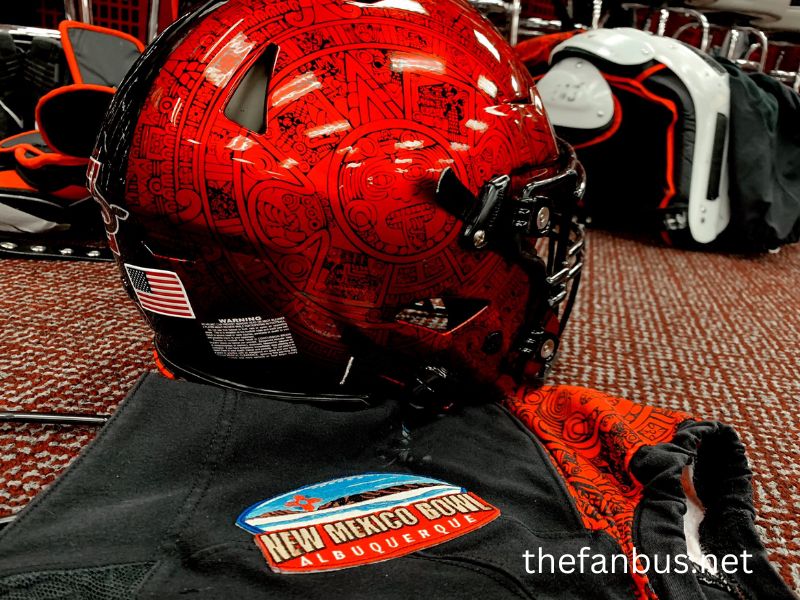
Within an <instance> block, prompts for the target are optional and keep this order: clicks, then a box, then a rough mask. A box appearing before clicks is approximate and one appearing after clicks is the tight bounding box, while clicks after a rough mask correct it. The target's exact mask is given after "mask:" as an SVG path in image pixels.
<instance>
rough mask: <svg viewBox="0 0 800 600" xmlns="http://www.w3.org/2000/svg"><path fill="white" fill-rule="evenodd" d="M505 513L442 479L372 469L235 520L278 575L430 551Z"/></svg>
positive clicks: (262, 505) (291, 494) (272, 502)
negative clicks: (253, 539)
mask: <svg viewBox="0 0 800 600" xmlns="http://www.w3.org/2000/svg"><path fill="white" fill-rule="evenodd" d="M498 516H500V511H499V510H498V509H497V508H495V507H494V506H492V505H491V504H488V503H486V502H485V501H483V500H482V499H481V498H479V497H478V496H476V495H475V494H473V493H472V492H468V491H466V490H465V489H464V488H461V487H458V486H455V485H451V484H449V483H446V482H444V481H439V480H437V479H430V478H428V477H419V476H417V475H404V474H398V473H368V474H365V475H356V476H353V477H344V478H342V479H334V480H332V481H326V482H324V483H317V484H314V485H309V486H306V487H302V488H300V489H297V490H294V491H292V492H288V493H286V494H283V495H281V496H277V497H275V498H272V499H270V500H265V501H263V502H259V503H258V504H254V505H253V506H251V507H250V508H248V509H247V510H245V511H244V512H243V513H242V514H241V515H240V516H239V518H238V519H237V520H236V524H237V525H238V526H239V527H241V528H242V529H244V530H246V531H249V532H250V533H253V534H255V541H256V544H258V547H259V548H261V552H263V554H264V556H265V557H266V559H267V562H268V563H269V566H270V567H271V568H272V570H273V571H275V572H276V573H317V572H320V571H334V570H337V569H346V568H348V567H357V566H360V565H366V564H369V563H374V562H380V561H384V560H389V559H392V558H397V557H399V556H403V555H405V554H409V553H411V552H416V551H417V550H422V549H424V548H430V547H431V546H436V545H438V544H442V543H444V542H446V541H448V540H452V539H454V538H457V537H459V536H462V535H464V534H466V533H470V532H471V531H474V530H476V529H478V528H479V527H483V526H484V525H486V524H487V523H489V522H490V521H493V520H494V519H496V518H497V517H498Z"/></svg>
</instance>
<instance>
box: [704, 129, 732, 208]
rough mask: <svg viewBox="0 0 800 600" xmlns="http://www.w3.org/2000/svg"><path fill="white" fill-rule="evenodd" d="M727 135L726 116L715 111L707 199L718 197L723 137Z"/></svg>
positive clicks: (723, 146)
mask: <svg viewBox="0 0 800 600" xmlns="http://www.w3.org/2000/svg"><path fill="white" fill-rule="evenodd" d="M727 135H728V117H726V116H725V115H723V114H722V113H717V127H716V129H715V130H714V154H713V155H712V157H711V174H710V175H709V178H708V194H707V195H706V197H707V198H708V199H709V200H716V199H717V198H719V185H720V182H721V180H722V163H723V160H722V159H723V156H724V154H725V137H726V136H727Z"/></svg>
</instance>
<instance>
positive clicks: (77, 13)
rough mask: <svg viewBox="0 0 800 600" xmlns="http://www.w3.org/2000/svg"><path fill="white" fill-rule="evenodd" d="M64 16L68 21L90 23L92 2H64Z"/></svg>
mask: <svg viewBox="0 0 800 600" xmlns="http://www.w3.org/2000/svg"><path fill="white" fill-rule="evenodd" d="M64 16H66V17H67V19H69V20H70V21H80V22H81V23H91V22H92V0H64Z"/></svg>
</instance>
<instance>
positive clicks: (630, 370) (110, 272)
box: [0, 231, 800, 591]
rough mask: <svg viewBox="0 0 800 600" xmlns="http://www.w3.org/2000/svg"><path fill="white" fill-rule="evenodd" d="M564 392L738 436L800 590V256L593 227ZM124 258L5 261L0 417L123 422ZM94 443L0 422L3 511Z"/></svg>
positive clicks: (138, 332) (132, 316) (563, 360)
mask: <svg viewBox="0 0 800 600" xmlns="http://www.w3.org/2000/svg"><path fill="white" fill-rule="evenodd" d="M589 243H590V248H589V257H588V260H587V268H586V271H585V276H584V282H583V288H582V290H581V293H580V294H579V299H578V302H577V305H576V307H575V311H574V313H573V317H572V321H571V322H570V325H569V327H568V329H567V333H566V337H565V340H564V343H563V346H562V353H561V356H560V359H559V361H558V363H557V365H556V368H555V369H554V370H553V372H552V374H551V376H550V382H551V383H565V384H574V385H584V386H589V387H594V388H598V389H601V390H603V391H606V392H609V393H612V394H615V395H619V396H624V397H627V398H630V399H632V400H635V401H638V402H645V403H651V404H655V405H658V406H662V407H666V408H671V409H678V410H683V411H688V412H690V413H693V414H695V415H697V416H701V417H704V418H713V419H718V420H721V421H724V422H727V423H729V424H731V425H733V426H735V427H736V429H737V430H738V432H739V435H740V436H741V437H742V439H743V440H744V442H745V444H746V446H747V448H748V456H749V459H750V461H751V465H752V467H753V470H754V472H755V477H754V489H755V503H756V506H757V508H758V510H759V518H758V524H759V525H760V527H761V528H762V535H763V538H764V540H765V542H766V545H767V547H768V549H769V551H770V557H771V559H772V560H773V562H774V564H775V565H776V566H777V568H778V569H779V570H780V572H781V574H782V575H783V577H784V578H785V579H786V580H787V581H788V582H789V583H790V585H792V586H793V587H794V588H795V590H796V591H800V410H798V402H800V246H795V247H792V248H787V249H784V250H783V251H782V252H781V253H780V254H777V255H764V256H758V257H741V256H729V255H717V254H705V253H698V252H689V251H682V250H675V249H669V248H664V247H660V246H657V245H654V244H651V243H649V242H642V241H637V240H631V239H625V238H621V237H614V236H612V235H610V234H607V233H603V232H599V231H592V232H591V233H590V236H589ZM118 278H119V275H118V272H117V270H116V267H114V266H113V265H110V264H99V263H95V264H77V263H45V262H29V261H24V260H9V259H2V260H0V410H2V409H27V410H50V409H52V410H64V411H76V412H111V411H113V410H114V407H115V406H116V405H117V403H118V402H119V401H120V400H121V399H122V398H123V397H124V396H125V394H126V393H127V391H128V389H129V388H130V387H131V386H132V385H133V383H134V381H135V380H136V379H137V378H138V376H139V375H140V374H141V373H142V372H144V371H147V370H150V369H152V368H153V365H152V349H151V346H150V341H149V337H150V336H149V330H148V329H147V327H146V326H145V325H144V323H143V321H142V320H141V318H140V317H139V316H138V313H137V311H136V309H135V308H134V305H133V304H132V303H131V302H130V301H129V300H128V299H127V296H126V295H125V294H124V292H123V291H122V288H121V286H120V285H119V281H118ZM94 435H95V430H93V429H91V428H87V427H59V426H46V425H37V426H31V425H21V424H13V425H12V424H8V423H5V424H0V517H2V516H5V515H9V514H11V513H14V512H16V511H18V510H19V509H21V508H22V507H23V506H24V505H25V504H27V503H28V502H29V501H30V499H31V498H32V497H33V496H34V495H35V494H37V493H38V492H39V491H41V490H42V489H43V488H44V487H46V486H47V485H48V484H49V483H51V482H52V481H53V480H54V479H55V478H56V477H57V475H58V474H59V472H60V471H61V470H63V469H64V468H65V467H66V466H67V465H68V464H69V463H70V461H71V460H72V459H73V458H74V457H75V456H76V454H77V453H78V451H79V450H80V448H81V447H83V446H84V445H85V444H86V443H87V442H89V441H90V440H91V439H92V438H93V437H94Z"/></svg>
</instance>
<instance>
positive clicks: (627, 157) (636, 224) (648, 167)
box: [557, 87, 672, 231]
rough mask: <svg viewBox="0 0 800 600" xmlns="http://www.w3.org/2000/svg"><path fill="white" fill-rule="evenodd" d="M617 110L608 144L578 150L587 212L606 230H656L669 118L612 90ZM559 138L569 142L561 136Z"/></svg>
mask: <svg viewBox="0 0 800 600" xmlns="http://www.w3.org/2000/svg"><path fill="white" fill-rule="evenodd" d="M613 90H614V95H615V96H616V98H617V100H619V103H620V106H621V107H622V123H621V124H620V128H619V130H618V131H617V133H615V134H614V135H613V136H611V137H610V138H609V139H607V140H605V141H603V142H600V143H598V144H595V145H593V146H588V147H586V148H582V149H580V150H578V158H579V159H580V161H581V162H582V163H583V165H584V167H585V168H586V177H587V180H586V197H585V199H584V200H585V203H586V207H587V210H588V211H589V213H590V214H591V216H592V219H593V223H595V224H596V225H600V226H601V227H608V228H611V229H633V230H635V231H642V230H643V229H644V228H646V227H649V228H650V229H653V230H655V229H657V228H659V226H660V216H659V215H658V211H657V209H658V206H659V203H660V202H661V200H662V199H663V197H664V193H665V190H666V189H667V181H666V164H667V152H666V150H667V141H666V136H667V131H668V127H669V124H670V122H671V121H672V113H671V112H670V111H669V110H667V108H666V107H664V106H662V105H661V104H655V103H653V102H652V101H650V100H648V99H646V98H643V97H641V96H639V95H637V94H634V93H632V92H629V91H627V90H626V89H623V88H618V87H614V88H613ZM557 132H558V134H559V135H560V136H562V137H565V139H566V140H567V141H568V142H572V140H571V139H570V138H569V137H566V135H567V134H568V133H569V132H568V131H566V130H562V129H561V128H557Z"/></svg>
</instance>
